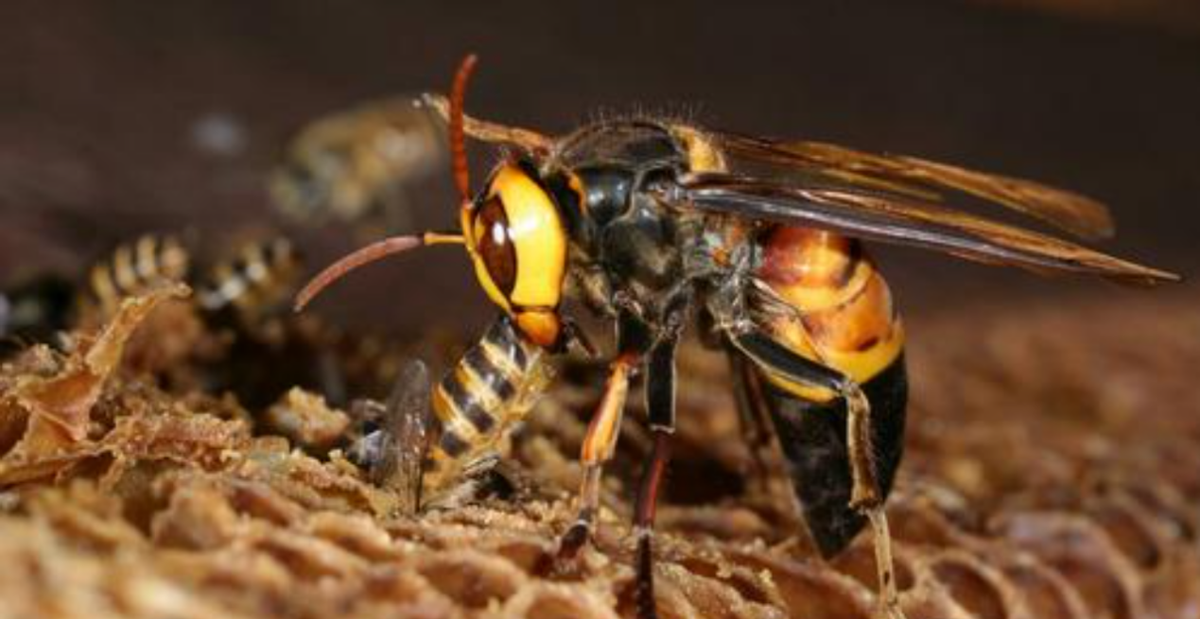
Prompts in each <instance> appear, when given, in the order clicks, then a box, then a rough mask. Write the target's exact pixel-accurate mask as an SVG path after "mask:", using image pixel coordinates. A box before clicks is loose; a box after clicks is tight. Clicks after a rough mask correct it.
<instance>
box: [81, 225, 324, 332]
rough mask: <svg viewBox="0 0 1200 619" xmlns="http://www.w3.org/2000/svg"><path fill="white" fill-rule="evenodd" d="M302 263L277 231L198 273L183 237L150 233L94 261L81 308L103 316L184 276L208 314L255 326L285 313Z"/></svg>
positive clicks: (181, 279)
mask: <svg viewBox="0 0 1200 619" xmlns="http://www.w3.org/2000/svg"><path fill="white" fill-rule="evenodd" d="M300 266H301V262H300V257H299V255H298V253H297V252H296V249H295V247H294V246H293V245H292V242H291V241H289V240H288V239H286V238H283V237H276V238H273V239H270V240H267V241H261V242H252V243H248V244H246V245H245V246H243V247H242V248H241V249H239V250H238V251H237V252H236V253H235V254H234V256H233V257H232V258H229V259H226V260H221V261H218V262H217V263H216V264H214V265H213V266H212V267H210V268H208V269H206V270H204V271H203V272H200V273H197V269H196V268H195V265H194V261H193V257H192V252H190V251H189V250H188V249H187V248H186V247H185V246H184V244H183V243H182V242H181V241H180V240H179V239H178V238H176V237H174V236H170V235H154V234H147V235H144V236H142V237H140V238H138V239H137V240H136V241H134V242H132V243H128V244H123V245H120V246H118V247H117V248H116V249H115V250H113V252H112V255H111V257H110V258H109V259H107V260H103V261H100V262H97V263H96V264H95V265H93V266H92V269H91V271H90V273H89V276H88V280H87V286H86V288H85V291H84V294H83V295H82V298H81V299H80V302H79V305H80V310H79V313H80V314H81V315H83V316H94V318H93V319H98V320H103V319H104V318H106V317H107V316H110V315H112V313H113V312H114V311H116V308H117V307H118V306H119V305H120V303H121V299H122V298H124V297H127V296H135V295H139V294H144V293H145V292H147V291H148V290H150V289H153V288H155V287H158V286H162V285H164V284H167V283H171V282H182V283H186V284H189V285H191V286H193V287H194V288H195V289H196V291H195V302H196V305H197V307H198V308H199V309H200V310H201V312H202V313H203V314H205V315H206V316H209V317H213V318H217V317H222V318H224V317H230V318H232V319H233V320H235V321H237V322H238V323H239V326H241V327H250V326H253V325H259V324H261V323H262V322H263V321H264V320H265V319H266V318H267V317H268V316H270V315H272V314H275V315H278V314H279V313H280V312H279V310H280V309H281V308H282V307H284V306H285V302H286V300H287V299H288V298H289V297H290V295H291V294H292V291H293V290H294V289H295V285H296V281H297V278H298V277H299V273H300Z"/></svg>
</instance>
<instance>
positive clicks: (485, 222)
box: [474, 196, 517, 296]
mask: <svg viewBox="0 0 1200 619" xmlns="http://www.w3.org/2000/svg"><path fill="white" fill-rule="evenodd" d="M474 232H475V234H474V236H475V247H476V249H477V251H478V252H479V257H480V258H481V259H482V260H483V264H484V267H486V268H487V272H488V275H489V276H491V278H492V282H493V283H495V284H496V287H497V288H499V289H500V291H501V292H502V293H504V295H505V296H508V295H510V294H512V291H513V288H514V287H515V286H516V284H517V251H516V247H515V246H514V245H513V243H512V239H511V238H510V237H509V228H508V216H507V215H506V214H505V213H504V205H503V203H502V202H501V201H500V198H499V197H498V196H492V197H491V198H489V199H488V200H487V202H485V203H484V204H483V207H482V208H481V209H480V210H479V215H477V216H476V218H475V231H474Z"/></svg>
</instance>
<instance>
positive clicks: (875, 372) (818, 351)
mask: <svg viewBox="0 0 1200 619" xmlns="http://www.w3.org/2000/svg"><path fill="white" fill-rule="evenodd" d="M761 250H762V251H761V260H760V262H759V264H758V266H757V269H756V272H755V276H756V280H757V281H756V283H757V284H758V287H759V294H758V295H757V296H756V298H755V300H754V308H753V309H754V310H755V312H756V314H757V317H758V318H757V319H758V321H759V322H760V324H761V325H762V328H763V329H764V330H765V331H766V332H767V333H768V334H769V335H770V336H771V337H772V338H774V339H775V340H776V341H778V342H779V343H781V344H783V345H785V346H787V347H788V348H790V349H792V350H793V351H794V352H796V353H798V354H800V355H802V356H804V357H806V358H808V359H812V360H814V361H817V362H819V363H821V364H822V365H825V366H826V367H830V368H833V369H836V370H838V371H840V372H842V373H843V374H844V375H846V376H848V377H849V378H851V379H853V380H854V382H856V383H857V384H858V385H859V386H861V388H862V390H863V393H864V394H865V395H866V397H867V401H868V402H869V403H870V415H871V416H870V419H871V428H870V444H871V460H872V462H873V465H874V469H875V474H876V478H877V481H878V484H879V491H880V493H881V498H886V497H887V495H888V493H889V492H890V490H891V487H892V482H893V481H894V480H895V475H896V470H897V468H898V467H899V465H900V458H901V455H902V453H903V447H904V445H903V444H904V422H905V410H906V407H907V403H908V380H907V374H906V370H905V365H904V355H903V351H904V329H903V327H902V325H901V323H900V319H899V317H898V316H897V314H896V312H895V309H894V307H893V305H892V297H891V292H890V291H889V289H888V286H887V283H886V282H885V281H884V280H883V277H882V276H881V275H880V274H879V272H878V271H876V270H875V268H874V265H873V264H872V263H871V261H870V260H869V259H868V258H867V257H866V255H865V254H864V253H863V249H862V246H861V244H860V243H859V242H858V241H856V240H853V239H848V238H846V237H843V236H840V235H836V234H833V233H829V232H823V231H818V230H811V229H804V228H793V227H778V228H775V229H773V230H771V231H769V232H768V234H767V235H766V236H765V238H764V240H763V241H762V244H761ZM760 376H761V378H763V379H765V381H764V382H765V383H766V384H765V385H764V387H765V388H764V389H762V394H763V397H762V404H763V405H764V406H765V407H766V408H767V409H768V411H769V416H770V417H771V420H772V423H773V425H774V426H775V430H776V433H777V435H778V437H779V443H780V446H781V447H782V449H783V451H784V454H785V455H786V456H787V460H788V461H789V463H790V471H789V473H790V475H791V477H792V482H793V485H794V487H795V490H796V494H797V497H798V498H799V499H800V504H801V508H802V509H803V511H804V519H805V522H806V523H807V525H808V528H809V531H810V532H811V533H812V537H813V540H814V541H815V542H816V544H817V547H818V548H819V549H820V551H821V553H822V554H823V555H825V556H826V557H830V556H833V555H836V554H837V553H838V552H840V551H841V550H842V549H843V548H845V546H846V545H847V544H849V543H850V541H851V540H852V539H853V538H854V536H855V535H856V534H857V533H858V532H859V531H860V530H861V529H862V528H863V527H864V526H865V525H866V517H865V516H864V515H863V514H862V513H861V512H860V511H858V510H856V509H854V508H852V507H850V504H851V492H852V490H853V486H854V483H853V476H852V474H851V463H850V455H849V444H848V442H847V438H846V432H847V410H846V404H845V402H844V401H843V400H842V399H841V398H839V397H836V396H837V394H836V393H834V392H832V391H830V390H828V389H821V388H813V387H810V386H807V385H802V384H799V383H796V382H793V381H790V380H788V379H786V378H784V377H782V376H774V375H770V374H768V373H766V372H761V371H760Z"/></svg>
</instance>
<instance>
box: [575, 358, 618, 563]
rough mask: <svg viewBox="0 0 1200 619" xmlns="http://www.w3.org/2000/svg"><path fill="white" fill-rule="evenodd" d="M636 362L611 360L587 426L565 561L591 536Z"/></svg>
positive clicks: (615, 446)
mask: <svg viewBox="0 0 1200 619" xmlns="http://www.w3.org/2000/svg"><path fill="white" fill-rule="evenodd" d="M636 362H637V357H636V356H635V355H633V354H631V353H624V354H621V355H620V356H618V357H617V359H616V361H613V363H612V366H611V368H610V369H609V375H608V383H607V385H606V386H605V388H604V396H603V397H602V398H601V399H600V406H599V407H597V409H596V412H595V414H594V415H593V416H592V422H591V424H589V425H588V429H587V434H586V435H585V436H584V439H583V448H582V450H581V453H580V456H579V460H580V463H581V464H582V465H583V482H582V484H581V485H580V488H579V499H578V500H579V503H578V516H576V518H575V523H574V524H572V525H571V528H570V529H568V530H567V532H566V534H565V535H563V538H562V543H561V544H560V545H559V555H560V556H562V557H564V558H570V557H573V556H575V554H576V553H577V552H579V549H580V548H582V547H583V545H584V543H586V542H587V540H588V537H589V536H590V535H591V530H592V521H593V520H594V519H595V517H596V511H597V510H598V509H599V508H600V481H601V477H602V473H603V467H604V463H606V462H608V461H609V460H610V459H612V456H613V452H614V451H615V450H616V448H617V437H618V436H619V435H620V432H621V417H622V416H623V414H624V411H625V398H626V396H627V395H628V394H629V377H630V374H631V373H632V372H633V370H634V367H635V363H636Z"/></svg>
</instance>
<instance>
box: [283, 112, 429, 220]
mask: <svg viewBox="0 0 1200 619" xmlns="http://www.w3.org/2000/svg"><path fill="white" fill-rule="evenodd" d="M445 127H446V125H445V122H444V121H443V120H442V118H441V117H440V116H439V115H438V114H437V113H436V111H433V110H430V109H429V108H428V107H426V106H422V105H420V104H419V102H416V101H414V100H413V99H411V98H402V97H397V98H391V99H384V100H380V101H375V102H370V103H366V104H363V105H360V106H357V107H355V108H353V109H350V110H347V111H344V112H340V113H336V114H332V115H329V116H326V117H324V118H321V119H319V120H317V121H315V122H313V123H311V124H309V125H307V126H305V127H304V128H303V129H302V130H301V131H300V132H299V133H298V134H297V135H296V136H295V137H294V138H293V139H292V140H291V141H290V143H289V144H288V145H287V147H286V150H285V153H284V157H283V161H282V162H281V163H280V164H279V165H278V166H277V167H276V169H275V171H274V172H273V174H272V177H271V183H270V190H271V196H272V198H273V201H274V203H275V205H276V206H277V208H278V209H279V210H280V211H281V212H283V213H284V214H285V215H287V216H289V217H292V218H294V219H296V220H299V221H301V222H305V223H308V224H314V225H315V224H319V223H322V222H325V221H329V220H337V221H342V222H346V223H352V224H359V225H366V226H368V227H375V228H378V227H383V228H384V229H388V230H395V229H398V228H401V227H404V226H406V225H408V224H409V223H410V218H409V216H408V214H407V212H406V207H407V205H408V204H409V203H410V202H411V200H412V196H411V195H410V194H411V192H412V191H413V190H414V188H415V187H416V186H418V185H420V184H421V183H423V182H425V181H428V180H429V179H430V178H432V177H434V173H435V172H436V171H440V170H442V169H444V166H445V165H446V160H447V149H446V128H445Z"/></svg>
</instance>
